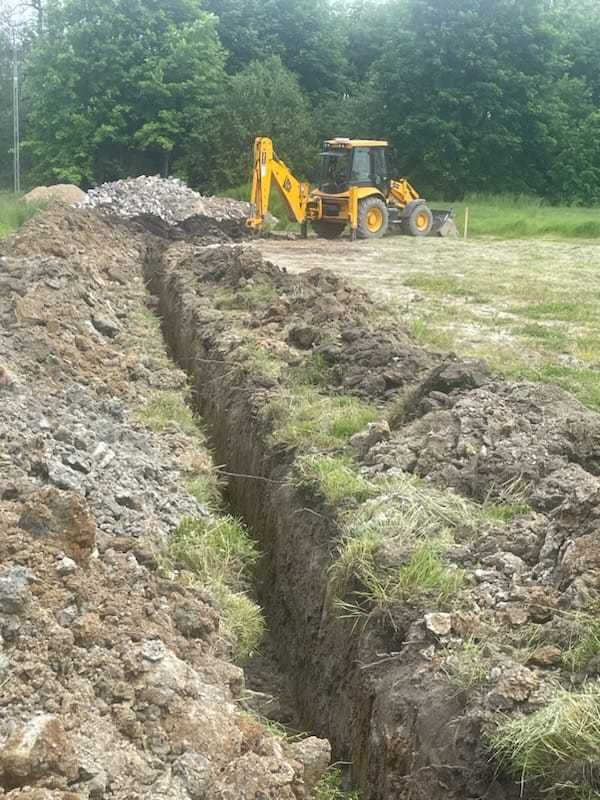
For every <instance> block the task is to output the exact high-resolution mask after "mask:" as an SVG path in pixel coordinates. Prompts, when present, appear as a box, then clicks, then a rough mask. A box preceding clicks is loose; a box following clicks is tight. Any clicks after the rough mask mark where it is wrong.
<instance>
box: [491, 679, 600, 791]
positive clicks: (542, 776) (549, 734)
mask: <svg viewBox="0 0 600 800" xmlns="http://www.w3.org/2000/svg"><path fill="white" fill-rule="evenodd" d="M491 747H492V751H493V753H494V755H495V756H496V758H497V759H498V760H499V761H500V763H501V764H502V765H504V766H505V767H506V768H507V769H509V770H510V771H511V772H512V773H514V774H515V775H516V776H517V777H519V778H520V779H521V780H522V781H523V782H530V781H536V782H538V783H539V785H540V786H541V788H542V790H543V793H544V796H548V797H552V798H556V799H557V800H558V798H561V799H562V800H567V799H568V800H571V799H572V800H580V799H581V798H583V797H590V798H591V797H593V796H594V785H595V784H594V775H595V773H596V770H597V766H598V761H599V759H600V687H599V685H598V683H597V682H594V683H591V684H589V685H588V686H586V687H585V688H584V689H583V690H581V691H580V692H570V691H566V690H564V689H557V691H556V692H555V694H554V696H553V698H552V699H551V700H550V701H549V702H548V703H547V705H546V706H545V707H544V708H542V709H540V710H539V711H536V712H535V713H534V714H530V715H529V716H524V717H516V718H507V719H506V720H505V721H504V722H502V723H501V724H500V725H499V727H498V729H497V731H496V732H495V733H494V734H493V735H492V737H491ZM565 776H567V779H566V780H565Z"/></svg>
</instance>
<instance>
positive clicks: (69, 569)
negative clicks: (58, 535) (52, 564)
mask: <svg viewBox="0 0 600 800" xmlns="http://www.w3.org/2000/svg"><path fill="white" fill-rule="evenodd" d="M76 570H77V562H75V561H73V559H72V558H69V557H68V556H65V557H64V558H61V560H60V561H59V562H58V564H57V565H56V571H57V572H58V574H59V575H61V576H62V575H71V574H72V573H73V572H75V571H76Z"/></svg>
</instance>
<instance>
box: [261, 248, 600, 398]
mask: <svg viewBox="0 0 600 800" xmlns="http://www.w3.org/2000/svg"><path fill="white" fill-rule="evenodd" d="M257 246H258V247H259V248H260V250H261V251H262V252H263V254H264V255H265V256H266V257H267V258H270V259H271V260H273V261H274V262H275V263H277V264H279V265H280V266H282V267H286V268H288V269H289V270H291V271H304V270H307V269H311V268H313V267H316V266H319V267H324V268H328V269H331V270H332V271H334V272H337V273H338V274H340V275H342V276H343V277H344V278H347V279H349V280H350V281H352V282H354V283H359V284H362V285H363V286H364V287H365V288H367V289H368V290H369V292H370V294H371V296H372V297H374V298H375V299H376V300H378V301H379V302H380V304H381V313H382V316H385V317H389V315H390V314H392V315H396V316H397V317H398V318H399V321H400V322H401V323H402V324H404V325H408V326H409V328H410V329H411V330H412V332H413V334H414V336H415V337H416V338H417V340H418V341H419V342H421V343H422V344H423V345H425V346H428V347H430V348H432V349H435V350H438V351H442V352H445V351H454V352H456V353H458V354H459V355H463V356H475V357H479V358H484V359H485V360H486V361H488V363H490V364H491V366H492V367H493V368H494V369H496V370H498V371H499V372H502V373H504V374H505V375H507V376H510V377H514V378H519V377H525V378H530V379H532V380H536V381H541V382H546V383H556V384H558V385H560V386H562V387H563V388H565V389H568V390H569V391H571V392H573V394H575V395H576V396H577V397H578V398H579V399H580V400H581V401H582V402H583V403H585V404H586V405H588V406H589V407H591V408H595V409H598V410H600V355H599V354H600V245H599V244H598V243H596V242H595V241H591V240H588V241H585V240H582V239H573V238H570V239H569V238H565V239H562V240H558V239H556V238H553V239H549V238H534V237H531V238H529V239H498V238H492V237H482V236H480V237H475V238H473V239H469V240H468V241H466V242H465V241H463V240H462V239H436V238H428V239H413V238H411V237H407V236H391V237H386V238H384V239H381V240H376V241H370V242H350V241H349V240H348V239H342V240H338V241H333V242H332V241H326V240H323V239H317V238H315V237H311V238H309V239H308V240H306V241H304V240H296V241H292V242H290V241H285V240H283V241H279V240H277V239H264V240H259V242H258V243H257Z"/></svg>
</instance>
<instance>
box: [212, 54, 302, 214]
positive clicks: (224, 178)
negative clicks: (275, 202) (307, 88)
mask: <svg viewBox="0 0 600 800" xmlns="http://www.w3.org/2000/svg"><path fill="white" fill-rule="evenodd" d="M227 103H228V106H229V110H228V113H227V114H226V115H224V116H223V117H222V128H221V130H220V133H219V136H220V142H218V151H219V154H220V159H219V160H220V162H221V163H220V168H219V172H218V181H219V184H220V185H221V186H227V185H229V186H231V185H235V184H237V183H241V182H243V181H245V180H247V179H248V176H249V175H250V173H251V169H252V143H253V141H254V138H255V137H256V136H270V137H271V138H272V139H273V142H274V144H275V147H276V152H277V154H278V156H279V157H280V158H282V159H283V160H284V161H285V162H286V164H288V166H289V167H290V168H291V169H292V170H294V171H295V172H296V173H297V174H298V175H299V176H302V175H307V174H308V173H309V172H310V171H312V166H313V165H314V164H315V163H316V159H317V153H318V142H317V139H316V137H315V135H314V131H313V129H312V125H311V108H310V105H309V102H308V100H307V98H306V97H305V96H304V93H303V92H302V90H301V88H300V86H299V83H298V78H297V76H296V75H295V74H293V73H292V72H290V71H289V70H288V69H286V67H284V65H283V64H282V63H281V59H280V58H279V57H278V56H272V57H270V58H268V59H265V60H263V61H252V62H251V63H250V64H248V65H247V66H246V67H244V69H242V70H241V72H238V73H237V74H236V75H234V76H233V77H232V78H231V80H230V83H229V91H228V95H227ZM245 199H246V198H245ZM285 216H286V217H287V214H286V215H285Z"/></svg>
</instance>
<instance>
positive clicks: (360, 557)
mask: <svg viewBox="0 0 600 800" xmlns="http://www.w3.org/2000/svg"><path fill="white" fill-rule="evenodd" d="M367 485H368V488H369V494H370V495H371V496H370V497H369V498H367V499H366V500H365V501H364V502H363V503H362V505H361V506H360V507H359V508H358V509H355V510H351V511H347V512H346V513H343V514H342V517H341V518H342V521H343V527H344V532H343V535H342V538H341V541H340V545H339V549H338V555H337V558H336V560H335V561H334V563H333V565H332V567H331V580H332V582H333V585H334V593H335V596H336V598H337V604H338V605H339V607H340V608H341V609H342V611H343V612H344V613H346V614H347V615H348V616H355V617H356V616H361V615H363V616H364V615H368V614H370V613H372V612H373V611H374V610H379V611H382V612H384V613H389V612H390V610H391V609H392V608H393V606H394V605H395V604H397V603H400V602H407V601H410V600H411V599H417V600H418V599H420V598H423V597H427V598H429V599H430V600H432V601H434V602H437V603H441V604H444V603H447V602H448V601H449V600H450V599H451V598H453V597H456V595H458V594H459V592H460V590H461V588H462V586H463V583H464V573H463V571H462V570H459V569H457V568H455V567H454V566H453V565H452V564H447V563H446V562H445V561H444V553H445V552H446V550H447V549H448V547H450V546H451V545H452V543H453V540H454V536H455V535H456V534H457V533H458V532H459V531H460V535H461V537H463V538H464V537H473V536H475V535H477V533H478V532H479V531H481V530H487V529H489V528H490V526H491V525H493V524H495V523H498V524H503V523H504V522H505V521H508V520H509V519H511V518H512V514H511V513H509V509H510V511H511V512H514V513H517V511H519V512H520V510H521V509H520V508H518V509H517V507H516V506H515V507H514V508H511V507H508V508H507V511H506V513H504V514H501V513H500V512H499V511H498V508H500V507H501V506H498V507H496V506H493V507H490V506H489V505H486V506H479V505H477V504H476V503H472V502H470V501H468V500H465V499H464V498H462V497H460V496H459V495H457V494H454V493H453V492H451V491H440V490H438V489H435V488H434V487H432V486H429V485H427V484H426V483H425V482H423V481H422V480H419V479H418V478H415V477H414V476H412V475H409V474H407V473H400V474H397V475H395V476H393V477H392V478H385V477H384V478H383V479H381V478H375V479H373V480H372V481H370V482H369V483H368V484H367ZM374 493H377V496H375V497H373V494H374ZM384 552H385V559H382V558H381V554H382V553H384ZM393 553H396V554H397V560H398V562H399V563H398V564H396V565H395V566H393V565H391V564H393V558H394V556H393V555H392V554H393Z"/></svg>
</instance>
